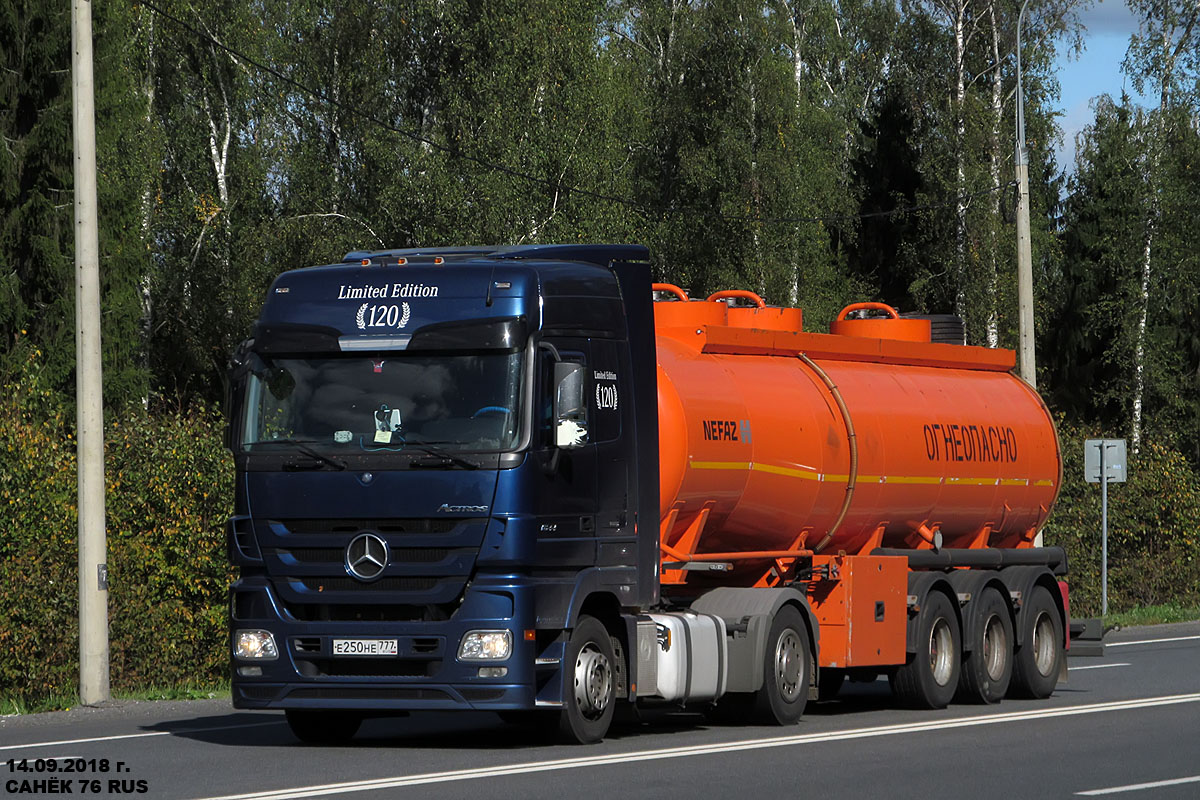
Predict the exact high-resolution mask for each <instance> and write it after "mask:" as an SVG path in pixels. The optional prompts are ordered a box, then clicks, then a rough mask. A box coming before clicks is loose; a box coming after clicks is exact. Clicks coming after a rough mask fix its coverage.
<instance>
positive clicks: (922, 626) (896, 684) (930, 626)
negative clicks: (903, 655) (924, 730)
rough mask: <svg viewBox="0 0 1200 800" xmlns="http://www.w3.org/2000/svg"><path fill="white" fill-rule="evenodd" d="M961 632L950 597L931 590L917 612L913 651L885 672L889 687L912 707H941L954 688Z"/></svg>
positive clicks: (952, 695) (948, 701) (948, 700)
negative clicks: (915, 642) (890, 671)
mask: <svg viewBox="0 0 1200 800" xmlns="http://www.w3.org/2000/svg"><path fill="white" fill-rule="evenodd" d="M961 642H962V636H961V634H960V633H959V628H958V617H957V616H956V615H955V613H954V607H953V606H952V605H951V604H950V599H949V598H948V597H946V595H944V594H942V593H941V592H939V591H936V590H935V591H931V592H930V593H929V595H928V596H927V597H926V598H925V603H924V604H923V605H922V607H921V611H920V613H919V615H918V616H917V652H916V653H914V654H912V655H911V656H909V658H908V661H907V662H906V663H905V664H904V666H902V667H899V668H898V669H896V671H895V672H893V673H892V674H891V675H890V676H889V681H890V682H891V684H892V691H893V692H895V693H896V696H897V697H898V698H899V699H900V702H902V703H903V704H904V705H906V706H910V707H912V708H945V707H946V706H947V705H949V704H950V701H951V700H952V699H954V693H955V691H957V690H958V676H959V669H960V666H961V664H960V662H961V661H962V646H961Z"/></svg>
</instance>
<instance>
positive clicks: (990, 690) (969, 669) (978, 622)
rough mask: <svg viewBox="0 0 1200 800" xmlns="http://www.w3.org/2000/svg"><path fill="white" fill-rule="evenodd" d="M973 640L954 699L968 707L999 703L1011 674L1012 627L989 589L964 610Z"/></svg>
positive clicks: (1001, 600)
mask: <svg viewBox="0 0 1200 800" xmlns="http://www.w3.org/2000/svg"><path fill="white" fill-rule="evenodd" d="M967 613H968V614H969V615H971V623H972V624H971V625H970V626H969V627H970V628H971V629H972V630H973V632H974V634H973V635H974V637H975V640H974V641H973V642H971V652H970V654H969V655H967V657H966V658H965V659H964V660H963V665H962V675H961V676H960V677H959V680H958V694H957V696H956V699H959V700H962V701H964V702H967V703H986V704H991V703H999V702H1000V701H1001V700H1003V699H1004V695H1005V694H1007V693H1008V687H1009V684H1010V683H1011V681H1012V674H1013V625H1012V617H1011V616H1010V615H1009V610H1008V603H1006V602H1005V601H1004V596H1003V595H1001V594H1000V592H999V591H998V590H997V589H995V588H992V587H989V588H987V589H984V590H983V591H982V592H981V593H980V594H979V599H978V600H976V601H975V602H973V603H971V604H970V605H969V606H967Z"/></svg>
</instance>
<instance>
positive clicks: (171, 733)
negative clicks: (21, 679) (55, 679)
mask: <svg viewBox="0 0 1200 800" xmlns="http://www.w3.org/2000/svg"><path fill="white" fill-rule="evenodd" d="M282 724H283V720H282V719H281V720H278V721H276V722H248V723H245V724H242V725H221V726H218V727H215V728H187V729H182V728H181V729H180V730H177V731H150V732H149V733H122V734H117V735H115V736H93V737H91V738H90V739H64V740H62V741H58V742H30V743H29V744H6V745H3V746H0V752H3V751H5V750H27V749H29V748H31V747H58V746H59V745H62V744H84V743H86V742H114V741H117V740H118V739H144V738H145V737H147V736H183V735H186V734H189V733H205V732H207V731H230V730H234V729H235V728H259V727H262V726H263V725H282ZM60 757H61V756H60Z"/></svg>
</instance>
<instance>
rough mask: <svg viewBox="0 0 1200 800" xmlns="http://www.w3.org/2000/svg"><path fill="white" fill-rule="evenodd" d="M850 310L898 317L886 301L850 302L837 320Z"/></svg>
mask: <svg viewBox="0 0 1200 800" xmlns="http://www.w3.org/2000/svg"><path fill="white" fill-rule="evenodd" d="M709 299H710V300H711V299H712V298H711V297H710V298H709ZM852 311H885V312H887V315H888V316H889V317H891V318H892V319H900V314H899V312H897V311H896V309H894V308H892V307H891V306H889V305H888V304H887V303H851V304H850V305H848V306H846V307H845V308H843V309H842V310H841V311H840V312H839V313H838V315H837V319H838V322H842V321H844V320H845V319H846V317H847V316H848V315H849V314H850V313H851V312H852Z"/></svg>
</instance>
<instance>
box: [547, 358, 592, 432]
mask: <svg viewBox="0 0 1200 800" xmlns="http://www.w3.org/2000/svg"><path fill="white" fill-rule="evenodd" d="M584 377H585V373H584V367H583V365H582V364H572V363H570V362H566V361H559V362H556V363H555V364H554V387H555V388H554V443H555V444H556V445H558V446H559V447H561V448H564V449H567V450H570V449H573V448H576V447H582V446H583V445H585V444H587V440H588V429H587V401H586V399H585V398H584V392H583V386H584Z"/></svg>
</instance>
